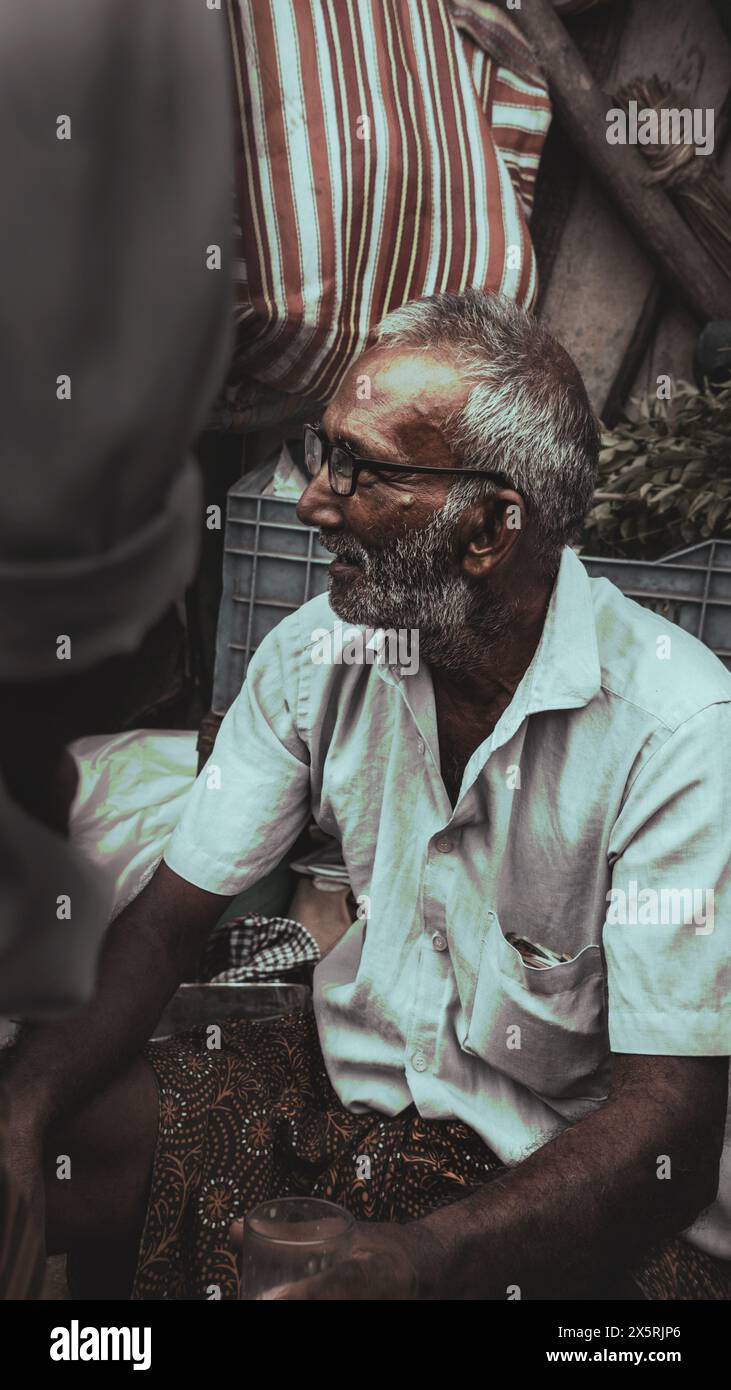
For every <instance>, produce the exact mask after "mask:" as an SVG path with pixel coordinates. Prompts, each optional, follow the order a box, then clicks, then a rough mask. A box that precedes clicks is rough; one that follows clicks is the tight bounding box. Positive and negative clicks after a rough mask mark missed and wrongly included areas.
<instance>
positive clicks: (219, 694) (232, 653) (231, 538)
mask: <svg viewBox="0 0 731 1390" xmlns="http://www.w3.org/2000/svg"><path fill="white" fill-rule="evenodd" d="M273 471H274V469H273V465H271V464H269V465H266V466H265V467H263V468H260V469H258V470H257V471H256V472H255V473H250V474H249V475H248V476H245V477H243V478H241V479H239V481H238V482H237V483H235V484H234V486H233V487H232V488H231V490H230V491H229V494H228V505H227V511H226V531H225V537H224V559H223V595H222V598H221V608H220V614H219V620H218V633H217V638H216V667H215V675H214V682H213V712H214V713H215V714H217V715H222V714H225V712H226V710H227V709H228V707H229V705H230V704H231V702H232V701H233V700H234V699H235V698H236V696H237V695H238V692H239V690H240V689H241V686H242V684H243V681H244V677H245V675H246V668H247V666H248V664H249V660H250V658H251V654H252V652H253V651H255V649H256V648H257V647H258V645H259V643H260V642H261V641H262V639H263V638H264V637H265V636H266V634H267V633H268V632H270V631H271V629H272V628H273V627H276V625H277V623H278V622H281V620H282V618H283V617H285V616H286V614H287V613H292V612H293V611H294V610H295V609H296V608H299V607H300V606H301V604H303V603H306V602H307V600H308V599H310V598H313V597H314V596H315V594H321V593H324V592H325V591H326V589H327V567H328V565H329V564H330V562H331V560H332V555H331V554H330V553H329V551H327V550H324V549H323V548H322V546H321V545H320V544H319V542H318V539H317V531H315V530H312V529H311V528H309V527H306V526H302V524H301V523H300V522H299V521H298V520H297V514H296V511H295V507H296V503H295V502H293V501H292V500H291V499H289V498H281V497H273V496H262V489H263V488H264V487H266V486H267V484H268V482H269V481H270V479H271V477H272V474H273ZM581 559H582V561H583V562H584V564H585V565H586V568H587V570H588V572H589V574H590V575H591V576H592V577H593V578H605V579H610V580H611V581H612V583H613V584H616V585H617V587H618V588H619V589H621V590H622V591H623V593H625V594H627V595H628V597H630V598H634V599H637V601H638V602H639V603H642V604H644V605H645V606H646V607H648V608H652V609H653V610H654V611H655V612H656V613H661V614H662V615H663V617H666V618H669V620H670V621H671V622H674V623H677V624H678V626H679V627H682V628H685V630H686V631H687V632H691V633H692V634H693V636H694V637H698V638H700V640H701V641H702V642H705V643H706V644H707V645H708V646H709V647H712V648H713V650H714V651H715V652H716V655H717V656H719V657H720V659H721V660H722V661H723V662H724V663H725V664H726V666H727V667H728V668H729V669H731V541H705V542H703V544H701V545H696V546H693V547H692V548H691V549H689V550H681V551H678V552H677V554H675V555H669V556H668V557H667V558H665V559H663V560H655V561H647V560H612V559H607V558H605V557H604V556H594V555H582V556H581Z"/></svg>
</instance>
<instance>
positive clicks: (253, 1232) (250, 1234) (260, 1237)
mask: <svg viewBox="0 0 731 1390" xmlns="http://www.w3.org/2000/svg"><path fill="white" fill-rule="evenodd" d="M354 1225H355V1221H354V1218H353V1217H352V1216H351V1215H350V1212H347V1211H345V1210H344V1209H343V1208H342V1207H338V1206H336V1205H335V1203H334V1202H324V1201H322V1200H321V1199H320V1198H318V1197H278V1198H276V1200H274V1201H272V1202H261V1203H260V1204H259V1206H258V1207H254V1209H253V1211H250V1212H249V1214H248V1216H247V1217H246V1219H245V1221H244V1242H243V1250H242V1261H241V1297H242V1298H243V1299H247V1300H251V1299H264V1298H276V1296H277V1293H278V1291H279V1290H280V1289H283V1288H285V1287H286V1286H287V1285H289V1284H297V1283H299V1282H300V1280H303V1279H311V1278H312V1277H313V1276H314V1275H317V1274H323V1273H324V1272H325V1270H328V1269H333V1268H334V1267H335V1265H338V1264H342V1262H343V1260H347V1259H348V1257H349V1255H350V1251H351V1247H352V1244H353V1227H354Z"/></svg>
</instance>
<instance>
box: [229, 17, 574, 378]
mask: <svg viewBox="0 0 731 1390" xmlns="http://www.w3.org/2000/svg"><path fill="white" fill-rule="evenodd" d="M229 14H230V22H231V33H232V46H233V55H234V68H235V74H236V86H237V95H238V103H239V114H240V143H239V150H238V185H239V187H238V192H239V199H238V201H239V209H240V226H239V227H238V229H237V261H236V281H237V323H238V334H237V353H236V362H235V368H234V378H235V379H236V380H237V381H238V382H239V383H240V384H241V385H242V386H243V387H244V388H245V391H248V392H251V390H252V388H255V387H256V386H257V385H259V386H263V387H264V388H268V389H271V390H275V391H277V392H285V393H289V394H291V395H292V396H294V397H302V396H306V397H309V398H310V399H313V400H319V401H324V400H327V399H328V398H329V397H330V396H331V395H332V393H333V391H334V390H335V388H336V386H337V384H338V382H339V381H340V380H341V378H342V376H343V374H344V373H345V371H346V370H347V368H348V366H349V365H350V363H351V362H352V361H353V360H354V358H355V357H356V356H357V355H358V354H359V353H360V351H361V350H362V349H363V347H364V346H365V343H366V341H367V339H368V335H369V333H370V331H371V329H372V327H373V326H374V325H375V324H376V323H377V322H378V320H379V319H380V318H381V317H382V316H383V315H384V314H385V313H386V312H387V311H388V310H389V309H393V308H395V307H397V306H398V305H400V304H402V303H404V302H405V301H406V300H408V299H414V298H417V297H419V296H420V295H423V294H431V293H434V292H437V291H444V290H452V291H460V290H462V289H464V288H466V287H467V286H470V285H480V286H483V287H485V288H488V289H491V290H495V291H499V292H501V293H503V294H506V295H508V296H510V297H511V298H514V299H516V300H518V301H519V302H521V303H524V304H527V305H530V304H531V303H532V302H533V300H534V299H535V295H536V290H537V279H536V265H535V258H534V254H533V248H532V244H531V240H530V235H529V232H528V227H527V215H528V211H529V208H530V204H531V200H532V195H533V185H534V181H535V175H536V170H537V167H538V162H539V159H540V155H541V150H542V146H543V142H544V139H545V136H546V132H547V129H548V126H549V122H550V116H551V111H550V103H549V100H548V94H547V89H546V85H545V83H544V81H543V80H542V78H541V77H540V75H539V73H538V72H537V70H536V68H535V65H534V63H533V59H532V55H531V52H530V49H529V48H528V46H527V45H526V43H525V40H524V39H523V38H522V36H521V34H520V32H519V31H518V29H517V28H516V27H515V25H514V24H513V23H512V21H511V20H510V19H509V18H508V17H507V15H506V13H505V11H504V10H502V9H500V8H499V7H498V6H497V5H492V4H484V3H481V0H230V9H229Z"/></svg>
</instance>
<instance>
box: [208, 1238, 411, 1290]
mask: <svg viewBox="0 0 731 1390" xmlns="http://www.w3.org/2000/svg"><path fill="white" fill-rule="evenodd" d="M242 1238H243V1222H242V1221H235V1222H234V1224H233V1226H232V1228H231V1242H232V1244H233V1245H234V1246H236V1247H238V1248H239V1249H240V1248H241V1243H242ZM435 1254H436V1250H435V1246H434V1242H433V1241H432V1240H431V1238H430V1237H429V1236H428V1235H427V1234H426V1233H425V1232H423V1231H422V1228H421V1226H420V1223H419V1222H418V1221H412V1222H409V1223H407V1224H406V1225H396V1224H389V1223H388V1222H358V1223H357V1224H356V1227H355V1234H354V1237H353V1248H352V1252H351V1255H350V1257H349V1258H348V1259H347V1260H344V1261H343V1262H342V1263H341V1264H338V1265H336V1266H335V1267H334V1268H333V1269H330V1270H328V1271H327V1272H326V1273H325V1274H317V1275H314V1276H313V1278H311V1279H302V1280H300V1281H299V1282H297V1283H296V1284H286V1285H281V1286H280V1287H278V1288H275V1289H272V1290H270V1291H269V1292H268V1293H265V1294H263V1296H262V1297H263V1298H264V1299H265V1300H286V1301H287V1302H310V1301H320V1300H323V1301H331V1300H335V1301H338V1300H340V1301H342V1300H345V1301H349V1300H350V1299H354V1300H358V1299H374V1300H375V1299H381V1300H391V1299H416V1298H419V1296H420V1291H421V1287H422V1284H423V1282H424V1275H425V1273H426V1266H427V1262H429V1263H432V1262H433V1259H434V1256H435ZM429 1282H430V1284H431V1285H433V1283H434V1271H433V1268H432V1270H431V1273H430V1280H429Z"/></svg>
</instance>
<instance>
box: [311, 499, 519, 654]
mask: <svg viewBox="0 0 731 1390" xmlns="http://www.w3.org/2000/svg"><path fill="white" fill-rule="evenodd" d="M456 521H457V518H456V517H452V516H450V515H449V514H448V513H447V512H446V508H442V510H441V511H440V512H437V514H436V515H435V516H434V517H433V518H432V520H431V521H430V522H429V523H428V525H427V526H424V527H422V528H421V529H420V530H412V531H406V532H404V534H403V535H402V536H399V537H398V538H397V539H396V540H394V541H392V542H390V543H389V544H387V545H386V546H384V548H383V549H381V550H366V549H365V548H364V547H363V546H362V545H360V543H359V542H358V541H356V540H355V539H353V538H352V537H350V536H343V535H341V534H340V533H339V532H328V531H321V532H320V539H321V541H322V543H323V545H325V546H326V547H327V548H328V549H329V550H331V551H333V552H334V554H335V555H336V556H338V557H339V558H341V559H343V560H346V561H351V562H354V563H356V564H357V565H359V566H360V573H359V574H357V575H356V576H349V577H348V580H347V582H345V581H343V582H342V583H341V582H339V581H338V579H337V577H336V576H331V578H330V605H331V607H332V608H333V610H334V611H335V613H337V615H338V617H339V618H342V619H343V620H344V621H345V622H348V623H357V624H362V625H363V626H365V627H376V628H386V629H393V630H396V631H398V630H399V629H401V630H403V629H407V628H410V629H417V630H418V633H419V652H420V655H421V656H422V657H424V658H425V659H426V660H427V661H428V662H429V663H430V665H432V666H438V667H440V668H441V669H442V670H445V671H453V672H467V671H471V670H474V669H475V667H476V666H478V665H481V664H482V663H483V662H484V660H485V657H486V655H488V654H490V653H491V652H493V651H495V650H496V649H497V648H499V646H500V645H501V643H502V641H503V640H504V639H505V636H506V634H507V633H508V632H509V631H510V628H511V626H512V624H513V621H514V618H515V611H516V605H515V604H514V603H512V602H508V601H506V600H505V599H504V598H503V597H502V596H501V595H498V594H496V593H494V592H493V591H491V590H490V589H489V587H488V586H487V585H486V584H481V585H477V584H473V583H471V582H470V581H469V580H467V579H465V577H464V576H463V575H462V574H460V573H459V572H457V571H455V567H454V563H453V561H452V560H451V555H452V553H453V547H454V540H455V535H456V530H457V526H456Z"/></svg>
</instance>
